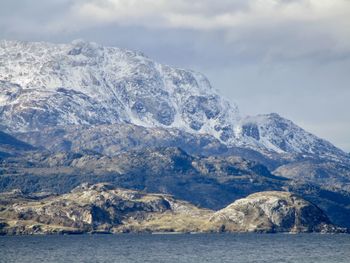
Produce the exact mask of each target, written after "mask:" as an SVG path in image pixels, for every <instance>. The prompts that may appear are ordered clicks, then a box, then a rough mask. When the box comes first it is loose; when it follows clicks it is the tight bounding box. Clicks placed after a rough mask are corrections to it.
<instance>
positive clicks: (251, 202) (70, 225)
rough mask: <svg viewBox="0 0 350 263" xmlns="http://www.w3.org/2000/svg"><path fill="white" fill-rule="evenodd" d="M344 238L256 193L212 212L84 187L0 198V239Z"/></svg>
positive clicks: (313, 210)
mask: <svg viewBox="0 0 350 263" xmlns="http://www.w3.org/2000/svg"><path fill="white" fill-rule="evenodd" d="M221 232H230V233H231V232H232V233H235V232H257V233H278V232H284V233H310V232H317V233H347V229H345V228H340V227H337V226H335V225H333V224H332V223H331V222H330V220H329V219H328V217H327V216H326V215H325V214H324V213H323V212H322V210H321V209H319V208H318V207H317V206H315V205H314V204H312V203H310V202H308V201H306V200H304V199H302V198H300V197H298V196H297V195H295V194H293V193H289V192H282V191H270V192H259V193H255V194H252V195H249V196H247V197H246V198H243V199H239V200H236V201H235V202H233V203H232V204H230V205H229V206H227V207H225V208H223V209H221V210H219V211H213V210H209V209H204V208H200V207H197V206H195V205H193V204H191V203H189V202H186V201H181V200H177V199H175V198H173V197H172V196H170V195H165V194H150V193H145V192H141V191H134V190H126V189H121V188H115V187H114V186H112V185H109V184H104V183H100V184H95V185H89V184H83V185H81V186H79V187H77V188H75V189H73V190H72V191H71V192H70V193H67V194H63V195H51V194H49V193H37V194H31V195H25V194H23V193H22V192H20V191H11V192H7V193H1V194H0V234H1V235H36V234H85V233H86V234H118V233H155V234H157V233H221Z"/></svg>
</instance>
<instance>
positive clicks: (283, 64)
mask: <svg viewBox="0 0 350 263" xmlns="http://www.w3.org/2000/svg"><path fill="white" fill-rule="evenodd" d="M38 2H39V1H35V0H17V1H14V0H8V1H6V0H5V1H2V3H1V8H0V37H1V38H7V39H21V40H35V41H52V42H68V41H71V40H73V39H75V38H85V39H87V40H91V41H95V42H99V43H101V44H105V45H113V46H121V47H124V48H131V49H136V50H141V51H143V52H144V53H146V54H147V55H148V56H150V57H152V58H154V59H156V60H158V61H160V62H163V63H166V64H171V65H174V66H178V67H184V68H193V69H195V70H198V71H201V72H203V73H205V74H206V75H207V76H208V77H209V79H210V80H211V82H212V84H213V86H215V87H216V88H217V89H219V90H220V91H221V93H222V94H224V95H225V96H226V97H228V98H229V99H230V100H232V101H235V102H237V103H238V105H239V106H240V108H241V111H242V112H244V113H247V114H256V113H268V112H279V113H280V114H282V115H284V116H286V117H287V118H289V119H292V120H294V121H295V122H296V123H298V124H300V125H301V126H302V127H304V128H306V129H308V130H310V131H312V132H313V133H315V134H316V135H319V136H321V137H324V138H326V139H328V140H330V141H331V142H333V143H335V144H336V145H338V146H339V147H342V148H343V149H345V150H347V151H350V114H348V112H349V110H348V106H347V104H348V100H349V99H350V88H349V83H350V75H349V73H348V72H350V20H349V19H348V18H349V17H350V1H347V0H284V1H282V0H279V1H278V0H264V1H262V0H239V1H233V0H219V1H210V0H193V1H186V0H178V1H170V0H142V1H141V0H139V1H136V0H104V1H102V0H84V1H83V0H46V1H40V4H38Z"/></svg>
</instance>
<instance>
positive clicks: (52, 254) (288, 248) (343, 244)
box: [0, 234, 350, 263]
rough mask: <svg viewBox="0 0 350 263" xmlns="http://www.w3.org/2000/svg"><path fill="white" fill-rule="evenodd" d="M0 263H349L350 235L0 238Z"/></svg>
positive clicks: (142, 235)
mask: <svg viewBox="0 0 350 263" xmlns="http://www.w3.org/2000/svg"><path fill="white" fill-rule="evenodd" d="M0 262H4V263H5V262H6V263H11V262H21V263H26V262H28V263H36V262H45V263H48V262H55V263H60V262H62V263H68V262H84V263H98V262H106V263H107V262H120V263H129V262H133V263H135V262H152V263H154V262H174V263H180V262H186V263H192V262H198V263H199V262H200V263H202V262H219V263H222V262H230V263H232V262H240V263H252V262H259V263H262V262H278V263H283V262H286V263H287V262H288V263H292V262H298V263H299V262H300V263H301V262H305V263H312V262H315V263H316V262H317V263H322V262H325V263H333V262H337V263H340V262H344V263H349V262H350V235H345V234H344V235H321V234H298V235H290V234H193V235H190V234H178V235H174V234H173V235H171V234H164V235H163V234H162V235H150V234H139V235H138V234H122V235H66V236H3V237H0Z"/></svg>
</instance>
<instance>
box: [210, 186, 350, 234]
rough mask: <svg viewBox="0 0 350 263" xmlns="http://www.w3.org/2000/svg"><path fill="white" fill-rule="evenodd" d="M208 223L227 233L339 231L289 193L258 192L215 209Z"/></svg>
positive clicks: (308, 203)
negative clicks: (218, 209) (220, 208)
mask: <svg viewBox="0 0 350 263" xmlns="http://www.w3.org/2000/svg"><path fill="white" fill-rule="evenodd" d="M210 222H212V223H213V224H214V225H217V226H220V227H221V229H222V231H229V232H236V231H238V232H294V233H299V232H343V231H345V230H344V229H340V228H337V227H335V226H334V225H332V224H331V222H330V220H329V219H328V217H327V216H326V215H325V214H324V213H323V212H322V210H321V209H319V208H318V207H317V206H315V205H314V204H312V203H310V202H308V201H306V200H304V199H302V198H300V197H298V196H296V195H294V194H293V193H289V192H278V191H271V192H260V193H255V194H252V195H249V196H248V197H246V198H243V199H239V200H237V201H235V202H234V203H233V204H231V205H229V206H228V207H226V208H224V209H222V210H220V211H218V212H216V213H215V214H214V215H213V216H212V217H211V218H210Z"/></svg>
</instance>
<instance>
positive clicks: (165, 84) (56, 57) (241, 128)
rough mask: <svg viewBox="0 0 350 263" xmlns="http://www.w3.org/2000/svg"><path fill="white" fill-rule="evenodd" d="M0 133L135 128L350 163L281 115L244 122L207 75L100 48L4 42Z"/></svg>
mask: <svg viewBox="0 0 350 263" xmlns="http://www.w3.org/2000/svg"><path fill="white" fill-rule="evenodd" d="M0 62H1V64H2V67H1V68H0V88H1V93H0V127H3V128H5V129H6V130H7V131H10V132H18V131H22V132H28V131H40V130H42V129H44V128H45V127H54V126H57V125H60V126H70V125H85V126H94V127H96V126H98V125H108V124H116V125H118V124H121V123H123V124H133V125H139V126H142V127H146V128H165V129H169V128H171V129H178V130H180V131H182V132H187V133H192V134H206V135H209V136H212V137H214V138H215V139H216V140H219V141H220V142H221V143H223V144H225V145H227V146H229V147H233V146H238V147H243V148H249V149H253V150H255V151H259V152H261V153H263V154H267V155H271V154H279V155H289V154H291V155H307V156H309V155H311V156H316V157H317V158H320V157H321V158H326V159H333V160H342V161H344V160H347V161H348V160H349V156H348V155H347V154H345V153H344V152H343V151H341V150H340V149H338V148H336V147H334V146H333V145H332V144H330V143H328V142H326V141H324V140H321V139H319V138H317V137H316V136H314V135H312V134H310V133H308V132H306V131H304V130H303V129H301V128H300V127H298V126H297V125H295V124H294V123H292V122H290V121H288V120H286V119H283V118H282V117H280V116H278V115H276V114H270V115H260V116H256V117H244V116H241V115H240V114H239V112H238V109H237V107H236V106H235V105H234V104H232V103H229V102H227V101H226V100H225V99H224V98H223V97H222V96H220V95H219V94H218V93H217V92H216V91H215V90H214V89H213V88H212V87H211V85H210V83H209V81H208V80H207V79H206V78H205V77H204V76H203V75H202V74H199V73H196V72H193V71H188V70H182V69H176V68H172V67H169V66H166V65H161V64H159V63H157V62H154V61H152V60H151V59H149V58H147V57H146V56H144V55H143V54H141V53H137V52H133V51H129V50H123V49H119V48H113V47H103V46H99V45H97V44H95V43H88V42H84V41H74V42H73V43H71V44H50V43H42V42H40V43H31V42H20V41H0Z"/></svg>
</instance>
